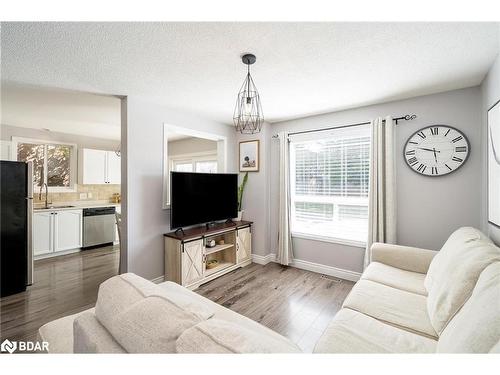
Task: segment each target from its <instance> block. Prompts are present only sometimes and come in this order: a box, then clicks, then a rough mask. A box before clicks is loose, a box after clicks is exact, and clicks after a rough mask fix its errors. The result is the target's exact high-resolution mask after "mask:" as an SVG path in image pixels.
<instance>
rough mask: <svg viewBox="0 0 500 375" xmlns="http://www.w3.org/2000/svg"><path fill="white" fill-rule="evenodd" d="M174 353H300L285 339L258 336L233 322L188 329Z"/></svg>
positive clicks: (207, 323) (208, 322)
mask: <svg viewBox="0 0 500 375" xmlns="http://www.w3.org/2000/svg"><path fill="white" fill-rule="evenodd" d="M176 351H177V353H212V354H214V353H240V354H243V353H247V354H248V353H301V350H300V348H299V347H298V346H297V345H295V344H294V343H293V342H291V341H290V340H288V339H287V338H285V337H277V336H272V335H268V334H259V333H257V332H255V331H252V330H249V329H248V328H245V327H242V326H239V325H237V324H235V323H233V322H229V321H225V320H220V319H209V320H205V321H203V322H201V323H198V324H197V325H195V326H193V327H191V328H189V329H187V330H186V331H185V332H184V333H182V335H181V336H180V337H179V339H178V340H177V343H176Z"/></svg>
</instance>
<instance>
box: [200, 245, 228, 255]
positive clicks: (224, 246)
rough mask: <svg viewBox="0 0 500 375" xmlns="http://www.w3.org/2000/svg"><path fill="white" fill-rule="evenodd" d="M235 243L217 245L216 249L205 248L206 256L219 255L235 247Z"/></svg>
mask: <svg viewBox="0 0 500 375" xmlns="http://www.w3.org/2000/svg"><path fill="white" fill-rule="evenodd" d="M233 246H234V243H226V244H224V245H215V246H214V247H205V254H206V255H208V254H213V253H217V252H219V251H222V250H226V249H229V248H230V247H233Z"/></svg>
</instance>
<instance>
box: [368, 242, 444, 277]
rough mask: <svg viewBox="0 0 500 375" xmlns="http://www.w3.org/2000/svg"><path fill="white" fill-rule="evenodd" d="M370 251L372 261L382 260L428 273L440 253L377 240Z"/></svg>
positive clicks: (414, 270)
mask: <svg viewBox="0 0 500 375" xmlns="http://www.w3.org/2000/svg"><path fill="white" fill-rule="evenodd" d="M370 252H371V261H372V262H380V263H384V264H387V265H388V266H392V267H397V268H400V269H403V270H407V271H412V272H418V273H427V270H428V269H429V265H430V264H431V261H432V259H433V258H434V256H435V255H436V254H437V253H438V252H437V251H435V250H427V249H420V248H418V247H410V246H400V245H392V244H386V243H380V242H375V243H374V244H373V245H372V247H371V248H370Z"/></svg>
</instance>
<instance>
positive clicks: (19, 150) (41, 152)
mask: <svg viewBox="0 0 500 375" xmlns="http://www.w3.org/2000/svg"><path fill="white" fill-rule="evenodd" d="M12 143H13V146H14V147H13V152H15V160H18V161H31V162H32V163H33V185H34V186H35V187H38V186H41V185H42V184H43V183H46V184H47V186H48V187H49V190H50V191H52V192H65V191H74V185H75V183H76V168H77V166H76V164H77V160H76V145H75V144H69V143H59V142H47V141H43V140H35V139H25V138H16V137H13V138H12Z"/></svg>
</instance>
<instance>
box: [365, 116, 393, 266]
mask: <svg viewBox="0 0 500 375" xmlns="http://www.w3.org/2000/svg"><path fill="white" fill-rule="evenodd" d="M371 126H372V146H371V155H370V156H371V157H370V188H369V193H368V197H369V199H368V240H367V243H366V252H365V268H366V267H367V266H368V264H370V262H371V259H370V247H371V245H372V243H374V242H384V243H396V178H395V177H396V176H395V173H396V168H395V160H396V155H395V136H394V132H395V126H394V123H393V121H392V117H390V116H389V117H386V118H385V122H384V120H383V119H382V118H381V117H379V118H377V119H375V120H373V121H372V124H371Z"/></svg>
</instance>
